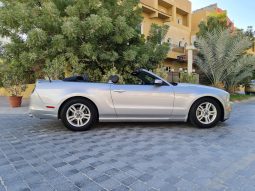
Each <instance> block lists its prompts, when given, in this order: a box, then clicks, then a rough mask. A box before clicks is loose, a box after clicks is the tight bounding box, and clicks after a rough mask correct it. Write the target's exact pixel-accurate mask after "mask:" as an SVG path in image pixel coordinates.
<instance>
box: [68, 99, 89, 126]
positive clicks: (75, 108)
mask: <svg viewBox="0 0 255 191" xmlns="http://www.w3.org/2000/svg"><path fill="white" fill-rule="evenodd" d="M90 118H91V112H90V110H89V108H88V107H87V106H86V105H84V104H82V103H76V104H73V105H71V106H70V107H69V108H68V110H67V112H66V119H67V121H68V123H70V124H71V125H73V126H75V127H83V126H84V125H86V124H87V123H88V122H89V120H90Z"/></svg>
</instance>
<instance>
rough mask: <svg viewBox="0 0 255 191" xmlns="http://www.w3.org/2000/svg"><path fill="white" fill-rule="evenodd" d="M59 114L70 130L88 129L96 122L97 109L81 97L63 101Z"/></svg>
mask: <svg viewBox="0 0 255 191" xmlns="http://www.w3.org/2000/svg"><path fill="white" fill-rule="evenodd" d="M60 116H61V120H62V122H63V124H64V125H65V126H66V127H67V128H68V129H70V130H72V131H86V130H89V129H90V128H91V127H92V126H93V125H94V124H95V123H96V122H97V110H96V108H95V106H94V104H93V103H91V102H90V101H89V100H86V99H81V98H75V99H72V100H70V101H68V102H67V103H65V105H64V106H63V108H62V110H61V113H60Z"/></svg>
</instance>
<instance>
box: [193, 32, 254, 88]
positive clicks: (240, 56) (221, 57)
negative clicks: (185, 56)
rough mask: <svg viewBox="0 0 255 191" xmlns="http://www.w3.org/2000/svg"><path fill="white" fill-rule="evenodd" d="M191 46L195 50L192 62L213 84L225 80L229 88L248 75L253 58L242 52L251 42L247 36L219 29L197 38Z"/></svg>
mask: <svg viewBox="0 0 255 191" xmlns="http://www.w3.org/2000/svg"><path fill="white" fill-rule="evenodd" d="M195 45H196V47H197V49H198V51H199V53H198V55H197V57H196V64H197V65H198V67H199V68H200V69H201V70H202V71H203V72H204V73H205V74H206V76H207V77H208V79H209V80H210V81H211V83H212V85H213V86H215V87H220V86H221V85H222V84H223V83H225V85H226V86H228V87H230V85H231V86H232V85H236V84H238V83H239V82H241V81H242V80H243V79H245V78H246V77H247V76H250V71H251V70H252V65H254V63H255V57H254V56H247V55H246V51H247V50H248V49H249V48H250V47H251V45H252V41H251V40H250V39H249V38H248V37H247V36H245V35H242V34H240V33H238V32H232V33H231V32H230V31H229V30H227V29H226V30H221V29H219V30H214V31H211V32H207V33H206V34H205V35H203V36H201V37H199V38H198V40H197V41H196V43H195Z"/></svg>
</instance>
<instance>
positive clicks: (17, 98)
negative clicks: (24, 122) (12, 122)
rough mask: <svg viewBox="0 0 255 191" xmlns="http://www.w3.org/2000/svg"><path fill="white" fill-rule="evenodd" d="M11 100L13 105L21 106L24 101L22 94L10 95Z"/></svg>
mask: <svg viewBox="0 0 255 191" xmlns="http://www.w3.org/2000/svg"><path fill="white" fill-rule="evenodd" d="M9 102H10V105H11V107H20V106H21V103H22V96H10V97H9Z"/></svg>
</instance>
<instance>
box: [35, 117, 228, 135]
mask: <svg viewBox="0 0 255 191" xmlns="http://www.w3.org/2000/svg"><path fill="white" fill-rule="evenodd" d="M32 120H36V121H37V122H36V123H34V124H36V126H40V129H41V130H42V129H45V130H46V129H47V130H48V131H70V130H68V129H67V128H65V126H64V125H63V124H62V122H61V121H57V120H49V119H47V120H44V119H41V120H40V119H32ZM225 127H229V125H228V124H227V123H225V122H224V123H219V124H218V125H217V126H216V127H214V128H210V129H200V128H198V127H195V126H193V125H191V124H190V123H184V122H107V123H106V122H101V123H97V124H96V125H95V126H94V127H93V128H92V129H90V130H89V131H101V130H107V129H109V130H111V129H115V130H118V129H128V130H131V131H132V129H138V128H139V129H154V130H156V129H157V130H159V129H188V130H193V131H194V130H210V131H213V130H216V129H219V128H225ZM70 132H71V131H70Z"/></svg>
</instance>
